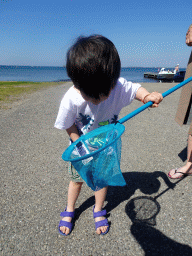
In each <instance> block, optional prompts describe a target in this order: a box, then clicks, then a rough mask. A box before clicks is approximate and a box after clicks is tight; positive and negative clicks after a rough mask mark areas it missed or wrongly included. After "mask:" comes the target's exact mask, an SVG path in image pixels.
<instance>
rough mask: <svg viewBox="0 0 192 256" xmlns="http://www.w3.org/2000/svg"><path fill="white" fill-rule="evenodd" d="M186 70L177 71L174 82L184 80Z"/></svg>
mask: <svg viewBox="0 0 192 256" xmlns="http://www.w3.org/2000/svg"><path fill="white" fill-rule="evenodd" d="M185 72H186V71H179V72H177V73H176V74H175V75H174V77H173V81H174V82H179V83H180V82H183V81H184V79H185Z"/></svg>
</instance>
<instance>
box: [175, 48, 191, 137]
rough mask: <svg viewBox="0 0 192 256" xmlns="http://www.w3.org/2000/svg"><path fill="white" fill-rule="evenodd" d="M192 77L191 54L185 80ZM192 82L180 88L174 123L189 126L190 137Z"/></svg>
mask: <svg viewBox="0 0 192 256" xmlns="http://www.w3.org/2000/svg"><path fill="white" fill-rule="evenodd" d="M191 76H192V52H191V55H190V58H189V62H188V66H187V70H186V74H185V79H187V78H189V77H191ZM191 105H192V82H189V83H187V84H186V85H185V86H183V87H182V91H181V96H180V99H179V104H178V108H177V113H176V117H175V121H176V122H177V123H178V124H179V125H180V126H182V125H183V124H190V128H189V132H188V133H189V134H190V135H192V123H191V120H192V110H191Z"/></svg>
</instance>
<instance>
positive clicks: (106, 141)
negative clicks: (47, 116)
mask: <svg viewBox="0 0 192 256" xmlns="http://www.w3.org/2000/svg"><path fill="white" fill-rule="evenodd" d="M124 129H125V127H124V126H123V125H122V124H113V125H107V126H104V127H101V128H99V129H96V130H94V131H92V132H90V133H87V134H86V135H84V136H82V137H80V138H79V139H78V140H77V141H75V142H74V143H72V145H71V146H69V148H68V149H67V150H66V151H65V152H64V153H63V155H62V158H63V159H64V160H66V161H71V163H72V165H73V166H74V167H75V169H76V170H77V172H78V173H79V175H80V176H81V177H82V179H83V180H84V181H85V182H86V183H87V185H88V186H89V187H90V188H91V189H92V190H94V191H96V190H99V189H101V188H103V187H106V186H108V185H109V186H125V185H126V182H125V180H124V178H123V175H122V173H121V169H120V160H121V137H120V136H121V134H122V133H123V132H124Z"/></svg>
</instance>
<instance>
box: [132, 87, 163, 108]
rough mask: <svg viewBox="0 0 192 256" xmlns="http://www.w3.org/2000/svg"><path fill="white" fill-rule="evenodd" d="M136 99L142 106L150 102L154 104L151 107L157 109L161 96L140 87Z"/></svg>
mask: <svg viewBox="0 0 192 256" xmlns="http://www.w3.org/2000/svg"><path fill="white" fill-rule="evenodd" d="M136 99H137V100H140V101H142V102H143V103H144V104H145V103H147V102H148V101H152V102H154V104H153V105H152V107H158V105H159V103H160V102H161V101H162V100H163V96H162V94H161V93H158V92H152V93H149V92H148V91H147V90H146V89H145V88H143V87H140V88H139V89H138V90H137V93H136Z"/></svg>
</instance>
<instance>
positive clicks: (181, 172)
mask: <svg viewBox="0 0 192 256" xmlns="http://www.w3.org/2000/svg"><path fill="white" fill-rule="evenodd" d="M187 175H192V164H191V163H187V164H186V165H184V166H183V167H180V168H178V169H172V170H171V171H170V172H169V173H168V176H169V178H171V179H181V178H184V177H185V176H187Z"/></svg>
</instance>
